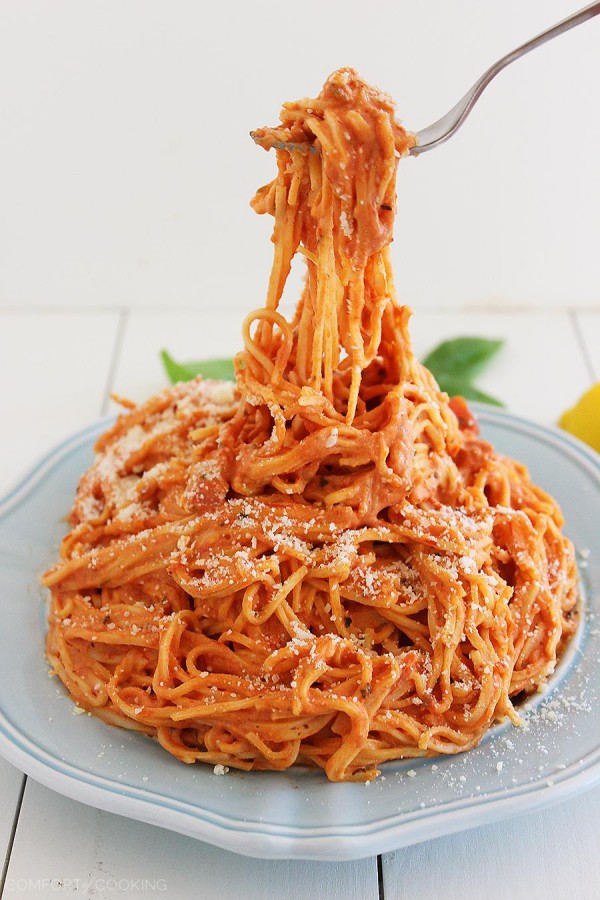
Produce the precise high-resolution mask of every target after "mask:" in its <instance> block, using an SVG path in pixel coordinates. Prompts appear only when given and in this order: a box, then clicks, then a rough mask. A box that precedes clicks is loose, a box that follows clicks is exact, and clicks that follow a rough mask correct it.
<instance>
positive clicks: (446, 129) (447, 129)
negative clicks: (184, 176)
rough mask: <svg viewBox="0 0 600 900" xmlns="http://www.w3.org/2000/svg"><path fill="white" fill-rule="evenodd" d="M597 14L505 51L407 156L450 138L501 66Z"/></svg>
mask: <svg viewBox="0 0 600 900" xmlns="http://www.w3.org/2000/svg"><path fill="white" fill-rule="evenodd" d="M598 14H600V2H596V3H590V5H589V6H586V7H584V8H583V9H580V10H579V12H576V13H573V14H572V15H570V16H567V18H566V19H563V20H562V22H558V24H556V25H553V26H552V27H551V28H547V29H546V31H542V33H541V34H538V35H537V37H534V38H532V39H531V40H530V41H527V42H526V43H525V44H521V46H520V47H517V48H516V50H513V51H512V52H511V53H507V54H506V56H503V57H502V58H501V59H499V60H498V61H497V62H495V63H494V64H493V65H492V66H490V67H489V69H487V71H486V72H484V73H483V75H482V76H481V78H480V79H479V80H478V81H476V82H475V84H474V85H473V87H472V88H471V89H470V90H469V91H467V93H466V94H465V96H464V97H463V98H462V100H459V101H458V103H457V104H456V106H453V107H452V109H451V110H450V112H447V113H446V115H445V116H442V118H441V119H438V120H437V122H434V123H433V125H429V126H428V127H427V128H423V129H421V131H418V132H417V134H416V135H415V137H416V139H417V143H416V146H415V147H413V148H412V149H411V151H410V155H411V156H418V155H419V154H420V153H426V152H427V151H428V150H433V148H434V147H439V145H440V144H443V143H444V141H447V140H448V138H450V137H452V135H453V134H454V133H455V132H456V131H457V130H458V129H459V128H460V126H461V125H462V123H463V122H464V121H465V119H466V118H467V116H468V115H469V113H470V112H471V110H472V109H473V107H474V106H475V104H476V103H477V101H478V100H479V98H480V96H481V94H482V93H483V91H484V90H485V88H486V87H487V86H488V84H489V83H490V81H491V80H492V79H493V78H495V77H496V75H497V74H498V72H501V71H502V69H505V68H506V67H507V66H509V65H510V64H511V63H512V62H514V61H515V60H516V59H519V58H520V57H521V56H525V54H526V53H529V51H530V50H534V49H535V48H536V47H539V46H540V45H541V44H545V43H546V41H550V40H552V38H555V37H558V35H559V34H563V33H564V32H565V31H569V30H570V29H571V28H575V26H576V25H581V23H582V22H586V21H587V20H588V19H592V18H593V17H594V16H597V15H598ZM250 134H251V136H252V137H253V138H254V140H255V141H256V142H257V143H258V144H259V143H260V136H259V135H257V134H255V132H252V131H251V132H250ZM272 146H274V147H277V148H278V149H280V150H299V151H301V152H304V153H306V152H307V151H309V152H311V153H318V152H319V151H318V148H317V147H315V146H313V145H312V144H293V143H285V142H284V141H275V142H273V145H272Z"/></svg>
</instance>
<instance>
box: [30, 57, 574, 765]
mask: <svg viewBox="0 0 600 900" xmlns="http://www.w3.org/2000/svg"><path fill="white" fill-rule="evenodd" d="M253 136H254V138H255V140H256V141H257V142H259V143H260V144H262V145H263V146H264V147H265V148H266V149H273V148H275V150H276V155H277V175H276V177H275V179H274V180H273V181H272V182H271V183H270V184H268V185H266V186H265V187H263V188H261V189H260V190H259V191H258V192H257V194H256V196H255V198H254V200H253V201H252V202H253V206H254V208H255V209H256V211H257V212H259V213H269V214H271V215H273V216H274V219H275V226H274V233H273V243H274V260H273V267H272V272H271V277H270V280H269V287H268V293H267V299H266V302H265V306H264V307H263V308H261V309H259V310H256V311H254V312H253V313H251V314H250V315H249V316H248V317H247V319H246V321H245V322H244V325H243V338H244V349H243V351H242V352H241V353H239V354H238V356H237V357H236V360H235V366H236V384H235V385H233V384H226V383H220V382H211V381H203V380H201V379H196V380H195V381H192V382H189V383H186V384H178V385H175V386H174V387H172V388H170V389H168V390H166V391H164V392H163V393H161V394H159V395H158V396H156V397H153V398H152V399H151V400H149V401H148V402H147V403H145V404H143V405H141V406H139V407H137V408H135V409H134V410H133V411H132V412H129V413H128V414H124V415H122V416H121V417H120V418H119V419H118V420H117V422H116V424H115V425H114V426H113V427H112V428H111V429H110V430H109V431H108V433H107V434H105V435H104V436H103V437H102V438H100V440H99V441H98V444H97V447H96V451H97V455H96V460H95V462H94V464H93V465H92V467H91V469H90V470H89V471H88V472H87V473H86V474H85V475H84V476H83V478H82V479H81V481H80V484H79V487H78V491H77V496H76V499H75V503H74V506H73V509H72V512H71V515H70V528H71V530H70V532H69V534H68V535H67V536H66V537H65V539H64V541H63V544H62V548H61V559H60V561H59V562H58V563H57V565H56V566H55V567H54V568H52V569H51V570H50V571H49V572H47V573H46V574H45V576H44V579H43V581H44V584H46V585H47V586H48V587H49V588H50V589H51V594H52V603H51V610H50V618H49V632H48V641H47V655H48V658H49V660H50V663H51V666H52V668H53V670H54V671H55V672H56V673H57V674H58V675H59V677H60V678H61V680H62V681H63V682H64V684H65V685H66V687H67V689H68V690H69V692H70V694H71V695H72V697H73V699H74V700H75V701H76V702H77V703H78V704H79V706H80V707H82V708H84V709H86V710H88V711H89V712H91V713H93V714H95V715H96V716H98V717H100V718H101V719H103V720H105V721H106V722H108V723H110V724H113V725H118V726H121V727H125V728H130V729H134V730H136V731H140V732H142V733H144V734H147V735H149V736H152V737H154V738H157V739H158V741H159V742H160V743H161V745H162V746H163V747H164V748H165V749H166V750H168V751H169V752H170V753H172V754H173V755H174V756H176V757H177V758H178V759H180V760H182V761H184V762H188V763H192V762H196V761H202V762H207V763H211V764H213V765H222V766H234V767H237V768H240V769H247V770H249V769H262V770H281V769H285V768H288V767H289V766H292V765H294V764H305V765H307V764H308V765H311V766H319V767H321V768H322V769H323V770H324V771H325V773H326V775H327V777H328V778H329V779H331V780H333V781H366V780H369V779H372V778H373V777H374V776H375V775H377V774H378V771H379V770H378V767H379V766H380V764H382V763H384V762H386V761H388V760H393V759H400V758H405V757H417V756H431V755H434V754H448V753H456V752H459V751H463V750H468V749H469V748H471V747H473V746H475V745H476V744H477V743H478V742H479V741H480V739H481V737H482V736H483V735H484V734H485V732H486V731H487V729H488V728H489V727H490V725H492V724H493V723H494V722H497V721H499V720H501V719H503V718H505V717H509V718H510V719H512V720H513V722H515V723H517V722H518V721H519V717H518V713H517V711H516V710H515V707H514V705H513V702H514V700H515V698H517V697H518V696H519V695H523V693H530V692H532V691H535V690H537V689H538V688H539V686H540V685H541V684H543V683H544V681H545V679H546V678H547V677H548V675H549V674H550V673H551V672H552V671H553V669H554V667H555V664H556V660H557V656H558V655H559V654H560V652H561V650H562V648H563V646H564V644H565V642H566V640H567V639H568V637H569V635H571V634H572V633H573V632H574V630H575V628H576V624H577V599H578V595H577V579H576V569H575V562H574V553H573V548H572V546H571V544H570V542H569V541H568V540H567V539H566V538H565V537H564V535H563V534H562V532H561V527H562V517H561V513H560V510H559V509H558V507H557V505H556V503H555V502H554V501H553V500H552V498H550V497H549V496H548V495H547V494H545V493H544V492H543V491H542V490H541V489H540V488H538V487H536V486H535V485H533V484H532V483H531V481H530V478H529V476H528V473H527V470H526V469H525V467H524V466H522V465H520V464H519V463H518V462H515V461H513V460H512V459H509V458H507V457H504V456H501V455H499V454H498V453H496V452H495V451H494V449H493V448H492V447H491V446H490V445H489V444H488V443H487V442H486V441H484V440H482V439H481V438H480V437H479V434H478V430H477V425H476V422H475V420H474V419H473V417H472V416H471V414H470V412H469V410H468V408H467V406H466V404H465V403H464V401H462V400H460V399H455V400H453V401H449V399H448V397H447V395H446V394H443V393H441V392H440V390H439V388H438V386H437V384H436V382H435V380H434V379H433V377H432V375H431V374H430V373H429V372H428V371H427V370H426V369H425V368H424V367H423V366H422V365H420V364H419V363H418V362H417V361H416V359H415V357H414V354H413V350H412V346H411V342H410V337H409V332H408V320H409V310H408V309H407V308H406V307H403V306H400V305H399V303H398V301H397V299H396V295H395V290H394V284H393V277H392V271H391V266H390V257H389V243H390V241H391V239H392V229H393V220H394V215H395V208H396V197H395V176H396V167H397V164H398V160H399V158H401V157H402V156H404V155H406V154H407V153H408V152H409V150H410V148H411V146H413V145H414V137H413V136H412V135H410V134H409V133H407V132H406V131H405V130H404V129H403V128H402V126H401V125H400V124H399V123H398V122H397V121H396V119H395V116H394V109H393V105H392V103H391V101H390V100H389V98H387V97H386V96H385V95H383V94H381V93H380V92H378V91H376V90H374V89H373V88H371V87H369V86H368V85H366V84H365V83H364V82H362V81H361V80H360V79H359V77H358V76H357V74H356V73H355V72H354V71H353V70H352V69H341V70H339V71H337V72H335V73H334V74H333V75H332V76H331V77H330V78H329V79H328V81H327V82H326V84H325V86H324V88H323V90H322V92H321V93H320V94H319V96H318V97H317V98H315V99H308V100H302V101H298V102H295V103H286V104H285V105H284V107H283V110H282V113H281V123H280V125H278V126H277V127H276V128H264V129H259V130H258V131H257V132H254V133H253ZM297 253H301V254H303V256H304V257H305V260H306V268H307V277H306V282H305V286H304V289H303V292H302V296H301V298H300V301H299V303H298V306H297V309H296V313H295V315H294V317H293V320H292V321H288V320H286V319H285V317H284V316H283V315H282V314H281V312H280V311H279V304H280V300H281V297H282V293H283V289H284V285H285V283H286V280H287V277H288V275H289V272H290V266H291V262H292V259H293V258H294V256H295V255H296V254H297Z"/></svg>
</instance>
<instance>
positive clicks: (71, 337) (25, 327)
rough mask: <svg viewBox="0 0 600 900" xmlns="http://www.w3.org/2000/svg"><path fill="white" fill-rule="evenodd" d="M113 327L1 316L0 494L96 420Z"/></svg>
mask: <svg viewBox="0 0 600 900" xmlns="http://www.w3.org/2000/svg"><path fill="white" fill-rule="evenodd" d="M117 326H118V314H117V313H116V312H114V313H113V312H110V313H83V314H77V313H40V312H29V313H12V314H11V313H3V314H2V316H1V318H0V383H1V384H2V385H3V388H2V391H1V392H0V421H2V422H3V423H6V422H10V423H11V425H10V430H8V431H4V432H3V437H2V445H1V447H0V460H1V463H2V464H1V466H0V495H2V494H3V493H4V491H5V490H6V489H7V488H10V486H11V484H12V483H13V482H14V481H15V479H17V478H18V477H20V476H21V475H22V474H24V472H25V470H26V468H28V467H29V466H30V465H31V464H32V463H34V462H35V461H36V460H37V459H38V458H39V457H40V456H41V455H42V454H43V453H45V451H46V450H47V449H49V448H50V446H51V445H52V444H54V443H56V442H57V441H59V440H61V439H62V438H64V437H66V436H67V435H68V434H69V433H70V432H72V431H75V430H76V429H78V428H81V427H83V426H84V425H86V424H88V423H89V422H91V421H93V420H94V419H96V418H98V416H99V414H100V407H101V403H102V398H103V396H104V393H105V389H106V382H107V377H108V373H109V370H110V363H111V356H112V352H113V346H114V341H115V336H116V333H117Z"/></svg>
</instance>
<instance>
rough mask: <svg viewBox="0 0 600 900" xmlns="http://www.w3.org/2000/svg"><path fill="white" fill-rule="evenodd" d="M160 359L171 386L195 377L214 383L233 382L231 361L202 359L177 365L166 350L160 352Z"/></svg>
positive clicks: (233, 375)
mask: <svg viewBox="0 0 600 900" xmlns="http://www.w3.org/2000/svg"><path fill="white" fill-rule="evenodd" d="M160 358H161V359H162V362H163V365H164V367H165V371H166V373H167V375H168V376H169V380H170V381H171V384H175V382H177V381H191V380H192V378H195V377H196V375H202V377H203V378H212V379H214V380H215V381H234V380H235V374H234V371H233V360H232V359H204V360H199V361H195V362H185V363H179V362H176V360H174V359H173V357H172V356H171V355H170V353H168V352H167V351H166V350H161V353H160Z"/></svg>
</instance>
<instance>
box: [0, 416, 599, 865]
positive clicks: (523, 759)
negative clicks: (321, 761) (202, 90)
mask: <svg viewBox="0 0 600 900" xmlns="http://www.w3.org/2000/svg"><path fill="white" fill-rule="evenodd" d="M477 412H478V415H479V419H480V422H481V425H482V430H483V433H484V436H485V437H487V438H488V439H489V440H491V441H492V442H493V443H494V445H495V446H496V447H497V448H498V450H500V451H501V452H504V453H507V454H509V455H511V456H514V457H516V458H518V459H520V460H523V462H525V463H526V464H527V465H528V466H529V468H530V470H531V473H532V476H533V478H534V480H535V481H537V482H538V483H539V484H540V485H542V486H543V487H544V488H546V489H547V490H549V491H550V492H551V493H552V494H553V495H554V496H555V497H556V498H557V499H558V501H559V503H560V504H561V506H562V508H563V511H564V514H565V519H566V522H567V526H566V531H567V533H568V535H569V536H570V537H571V539H572V540H573V542H574V544H575V547H576V548H577V549H578V551H579V558H580V569H581V576H582V585H583V588H584V595H585V601H584V604H585V615H584V618H583V622H582V627H581V629H580V631H579V634H578V636H577V638H576V640H574V641H573V642H572V644H571V646H570V648H569V651H568V653H567V654H566V655H565V657H564V658H563V659H562V660H561V664H560V666H559V667H558V669H557V671H556V673H555V675H554V676H553V678H552V681H551V683H550V684H549V686H548V687H547V689H546V690H545V692H544V693H543V694H537V695H536V696H535V697H534V698H533V699H530V700H529V703H528V706H527V709H526V711H525V723H526V724H525V727H523V728H515V727H512V726H509V725H502V726H497V727H496V728H494V729H492V731H491V732H490V733H489V734H488V736H487V737H486V739H485V740H484V741H483V742H482V743H481V745H480V746H479V747H477V748H476V749H474V750H471V751H470V752H469V753H466V754H463V755H460V756H456V757H451V758H438V759H433V760H432V759H428V760H420V761H411V762H406V763H393V764H392V763H390V764H388V765H386V766H384V771H383V776H382V777H381V778H379V779H377V780H376V781H374V782H372V783H370V784H367V785H364V784H358V785H357V784H330V783H329V782H327V780H326V779H325V777H324V775H322V774H321V773H320V772H316V771H309V770H308V769H296V770H293V771H290V772H287V773H259V772H256V773H242V772H236V771H234V770H231V771H230V772H229V773H228V774H227V775H225V776H217V775H215V774H214V773H213V770H212V768H211V767H208V766H201V765H196V766H185V765H182V764H181V763H179V762H177V761H176V760H174V759H172V758H171V757H169V756H168V754H166V753H165V752H164V750H162V749H161V748H160V747H159V746H158V745H156V744H155V743H154V742H152V741H150V740H148V739H147V738H145V737H143V736H141V735H136V734H133V733H130V732H126V731H121V730H118V729H113V728H110V727H108V726H106V725H104V724H102V723H101V722H100V721H98V720H96V719H94V718H92V717H91V716H88V715H77V716H76V715H74V714H73V704H72V703H71V701H70V700H69V699H68V697H67V696H66V693H65V691H64V690H63V688H62V686H61V685H60V684H59V682H58V680H57V679H56V678H49V677H48V667H47V664H46V661H45V657H44V635H45V630H46V598H45V596H44V592H43V591H42V590H41V589H40V588H39V587H38V585H37V577H38V574H39V573H40V572H41V571H43V570H44V569H45V568H46V567H47V566H48V565H49V564H50V563H51V561H52V560H53V559H54V558H55V557H56V553H57V549H58V545H59V542H60V539H61V536H62V534H63V533H64V523H63V521H62V517H63V516H64V514H65V513H66V511H67V509H68V508H69V507H70V504H71V502H72V498H73V495H74V492H75V488H76V485H77V481H78V478H79V475H80V474H81V473H82V472H83V471H84V470H85V469H86V468H87V467H88V466H89V465H90V463H91V461H92V446H93V443H94V441H95V439H96V438H97V436H98V435H99V434H100V433H101V432H102V431H103V430H104V429H105V428H106V427H107V424H108V421H106V420H105V421H103V422H99V423H98V424H96V425H94V426H92V427H90V428H87V429H86V430H85V431H82V432H80V433H79V434H76V435H74V436H73V437H71V438H70V439H68V440H67V441H65V442H64V443H62V444H61V445H60V446H58V447H57V448H56V449H55V450H53V451H52V452H51V453H49V454H48V455H47V456H46V457H45V458H44V459H43V460H42V461H41V462H40V463H39V464H38V465H37V466H36V467H35V468H34V469H33V470H32V471H31V472H30V473H29V475H27V477H26V478H25V479H24V480H23V481H22V482H21V483H20V484H19V485H18V486H17V487H16V488H15V489H14V490H13V491H12V492H11V493H10V494H9V495H8V496H7V497H6V498H5V499H4V501H3V502H2V503H1V504H0V621H2V622H3V623H4V626H3V627H4V640H3V648H2V653H1V654H0V686H1V688H0V691H1V696H0V753H1V754H2V755H3V756H5V757H6V759H7V760H9V761H10V762H11V763H13V764H14V765H15V766H17V767H18V768H20V769H22V770H23V771H24V772H26V773H27V774H29V775H31V776H32V777H33V778H35V779H36V780H37V781H40V782H41V783H42V784H45V785H46V786H47V787H50V788H52V789H54V790H56V791H58V792H59V793H61V794H65V795H67V796H68V797H72V798H74V799H75V800H79V801H81V802H83V803H88V804H90V805H92V806H95V807H98V808H100V809H105V810H109V811H110V812H113V813H118V814H120V815H124V816H129V817H130V818H133V819H139V820H140V821H143V822H149V823H151V824H153V825H160V826H162V827H164V828H170V829H172V830H174V831H178V832H182V833H183V834H187V835H191V836H192V837H196V838H199V839H201V840H204V841H208V842H209V843H212V844H216V845H218V846H220V847H224V848H226V849H228V850H233V851H236V852H238V853H243V854H246V855H248V856H256V857H262V858H276V857H284V858H297V859H320V860H342V859H358V858H360V857H364V856H370V855H372V854H375V853H383V852H386V851H389V850H394V849H396V848H398V847H402V846H406V845H408V844H412V843H417V842H418V841H422V840H426V839H429V838H434V837H438V836H440V835H444V834H449V833H451V832H454V831H460V830H462V829H464V828H471V827H473V826H476V825H481V824H485V823H489V822H493V821H496V820H499V819H503V818H508V817H509V816H513V815H517V814H519V813H523V812H528V811H531V810H534V809H541V808H543V807H545V806H548V805H550V804H552V803H556V802H558V801H560V800H564V799H567V798H569V797H572V796H574V795H575V794H577V793H579V792H581V791H583V790H585V789H587V788H589V787H591V786H592V785H594V784H596V783H597V782H598V781H600V704H599V703H598V691H599V689H600V527H599V525H600V457H598V455H596V454H595V453H593V452H592V451H591V450H589V449H588V448H586V447H585V446H583V445H582V444H580V443H579V442H577V441H575V440H573V439H571V438H570V437H568V436H567V435H565V434H564V433H562V432H559V431H556V430H551V429H547V428H543V427H541V426H539V425H534V424H531V423H529V422H526V421H524V420H522V419H518V418H516V417H515V416H513V415H510V414H508V413H506V412H503V411H499V410H495V409H491V408H488V407H479V408H478V410H477Z"/></svg>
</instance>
